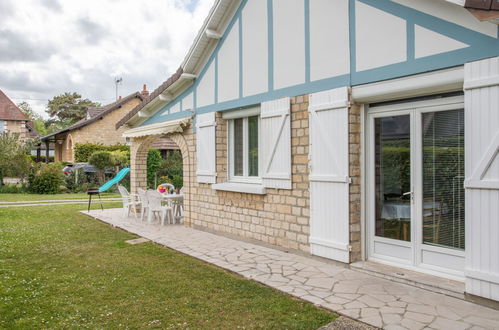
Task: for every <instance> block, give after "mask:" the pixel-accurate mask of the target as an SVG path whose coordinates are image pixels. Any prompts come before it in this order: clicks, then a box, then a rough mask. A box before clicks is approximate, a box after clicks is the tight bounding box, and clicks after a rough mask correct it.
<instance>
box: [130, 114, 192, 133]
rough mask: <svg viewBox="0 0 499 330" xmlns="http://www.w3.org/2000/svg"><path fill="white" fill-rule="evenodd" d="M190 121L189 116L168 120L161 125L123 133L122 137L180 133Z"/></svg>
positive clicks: (152, 125)
mask: <svg viewBox="0 0 499 330" xmlns="http://www.w3.org/2000/svg"><path fill="white" fill-rule="evenodd" d="M190 121H191V116H189V117H184V118H180V119H174V120H169V121H165V122H162V123H156V124H150V125H146V126H140V127H135V128H131V129H128V130H126V131H125V132H123V137H141V136H147V135H160V134H168V133H173V132H182V131H183V129H184V127H185V126H187V125H188V124H189V123H190Z"/></svg>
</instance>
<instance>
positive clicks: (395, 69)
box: [142, 0, 499, 125]
mask: <svg viewBox="0 0 499 330" xmlns="http://www.w3.org/2000/svg"><path fill="white" fill-rule="evenodd" d="M247 1H248V0H243V1H242V2H241V5H240V6H239V8H238V9H237V10H236V12H235V14H234V16H233V17H232V18H231V21H230V22H229V24H228V26H227V28H226V30H225V32H224V35H223V36H222V38H221V39H220V41H219V42H218V44H217V46H216V47H215V49H214V51H213V53H212V54H211V55H210V57H209V58H208V60H207V62H206V64H205V66H204V67H203V69H202V70H201V72H200V74H199V76H198V78H197V79H196V81H195V82H194V84H193V85H192V86H190V87H189V88H188V89H187V90H186V91H184V92H183V93H182V94H181V95H179V96H178V97H177V99H178V100H182V99H183V98H184V97H185V96H186V95H188V93H190V92H192V93H193V105H194V109H196V113H206V112H213V111H224V110H229V109H235V108H242V107H246V106H250V105H254V104H259V103H261V102H264V101H268V100H273V99H277V98H280V97H284V96H294V95H302V94H308V93H313V92H317V91H321V90H327V89H332V88H337V87H341V86H355V85H360V84H366V83H371V82H376V81H381V80H387V79H393V78H398V77H402V76H407V75H412V74H417V73H422V72H427V71H432V70H438V69H442V68H447V67H452V66H458V65H462V64H464V63H466V62H469V61H474V60H478V59H482V58H486V57H493V56H499V40H498V39H497V38H493V37H490V36H487V35H484V34H482V33H479V32H476V31H472V30H469V29H466V28H464V27H462V26H460V25H457V24H454V23H451V22H448V21H445V20H442V19H440V18H437V17H434V16H431V15H429V14H426V13H422V12H419V11H417V10H415V9H412V8H409V7H406V6H403V5H400V4H398V3H395V2H392V1H390V0H349V4H348V6H349V20H350V25H349V37H350V74H347V75H342V76H338V77H331V78H327V79H323V80H320V81H310V0H303V1H304V13H305V26H304V29H305V32H306V33H305V50H304V51H305V70H306V71H305V74H306V82H305V83H304V84H300V85H296V86H292V87H288V88H284V89H279V90H274V69H273V68H274V40H273V39H274V31H273V16H274V15H273V9H274V7H273V5H274V3H273V0H267V15H268V17H267V24H268V31H267V33H268V34H267V35H268V92H265V93H261V94H257V95H253V96H248V97H243V69H242V68H243V67H242V65H243V57H242V56H243V54H242V50H243V47H244V45H243V39H242V32H243V31H242V19H243V18H242V10H243V9H244V7H245V5H246V3H247ZM356 1H358V2H361V3H364V4H367V5H369V6H372V7H374V8H377V9H380V10H382V11H385V12H387V13H389V14H392V15H395V16H397V17H400V18H402V19H404V20H406V22H407V61H406V62H402V63H396V64H392V65H387V66H384V67H380V68H375V69H371V70H365V71H360V72H358V71H357V70H356V40H355V38H356V25H355V24H356V20H355V18H356V13H355V4H356ZM234 24H238V25H239V98H238V99H236V100H232V101H227V102H221V103H219V102H218V101H219V100H218V88H219V87H218V83H217V81H218V64H219V63H218V52H219V50H220V48H221V47H222V46H223V44H224V42H225V40H226V39H227V35H228V34H229V33H230V31H231V29H232V27H233V26H234ZM415 25H419V26H422V27H424V28H427V29H429V30H432V31H434V32H436V33H440V34H442V35H444V36H447V37H449V38H452V39H455V40H458V41H460V42H463V43H465V44H468V45H470V47H467V48H463V49H459V50H455V51H451V52H447V53H443V54H437V55H433V56H428V57H424V58H420V59H416V58H415V32H414V30H415ZM498 34H499V28H498ZM213 62H214V66H215V68H214V69H215V79H214V80H215V85H214V90H215V104H213V105H208V106H205V107H201V108H198V107H197V87H198V85H199V83H200V82H201V80H202V79H203V77H204V76H205V74H206V71H207V70H208V68H209V66H210V65H211V64H212V63H213ZM176 103H177V101H175V102H172V103H170V104H169V105H167V106H165V107H163V108H162V109H161V110H159V111H158V112H157V113H156V114H155V115H154V116H152V117H151V118H149V119H148V120H147V121H145V122H144V123H143V124H142V125H147V124H152V123H157V122H162V121H166V120H171V119H177V118H182V116H184V117H186V116H190V115H191V113H190V112H185V111H184V109H183V104H182V103H181V110H182V111H181V112H179V113H174V114H168V115H163V116H161V114H162V113H163V112H164V111H165V110H167V109H168V110H169V109H170V108H171V107H172V106H174V105H175V104H176ZM179 116H180V117H179Z"/></svg>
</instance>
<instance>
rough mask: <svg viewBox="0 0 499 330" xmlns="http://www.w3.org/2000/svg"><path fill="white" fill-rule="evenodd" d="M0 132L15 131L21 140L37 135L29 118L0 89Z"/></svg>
mask: <svg viewBox="0 0 499 330" xmlns="http://www.w3.org/2000/svg"><path fill="white" fill-rule="evenodd" d="M0 133H17V134H19V136H20V138H21V139H23V140H26V139H31V138H35V137H37V136H38V132H37V131H36V129H35V128H34V126H33V123H32V122H31V121H30V120H29V118H28V117H27V116H26V115H25V114H24V113H23V112H22V111H21V110H20V109H19V107H18V106H17V105H15V104H14V102H12V100H11V99H10V98H9V97H8V96H7V95H5V93H4V92H2V91H1V90H0Z"/></svg>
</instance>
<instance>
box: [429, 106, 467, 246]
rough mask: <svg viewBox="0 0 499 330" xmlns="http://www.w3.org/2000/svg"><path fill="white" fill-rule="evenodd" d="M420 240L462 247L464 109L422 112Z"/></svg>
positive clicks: (438, 244)
mask: <svg viewBox="0 0 499 330" xmlns="http://www.w3.org/2000/svg"><path fill="white" fill-rule="evenodd" d="M422 130H423V132H422V140H423V168H422V172H423V173H422V174H423V175H422V177H423V202H422V204H423V210H422V218H423V219H422V226H423V229H422V232H423V243H424V244H429V245H437V246H443V247H449V248H454V249H460V250H464V187H463V181H464V110H463V109H460V110H451V111H441V112H427V113H423V114H422Z"/></svg>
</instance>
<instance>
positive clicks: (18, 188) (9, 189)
mask: <svg viewBox="0 0 499 330" xmlns="http://www.w3.org/2000/svg"><path fill="white" fill-rule="evenodd" d="M27 191H28V187H27V186H26V185H24V184H21V185H19V184H12V183H9V184H6V185H3V186H0V194H24V193H26V192H27Z"/></svg>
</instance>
